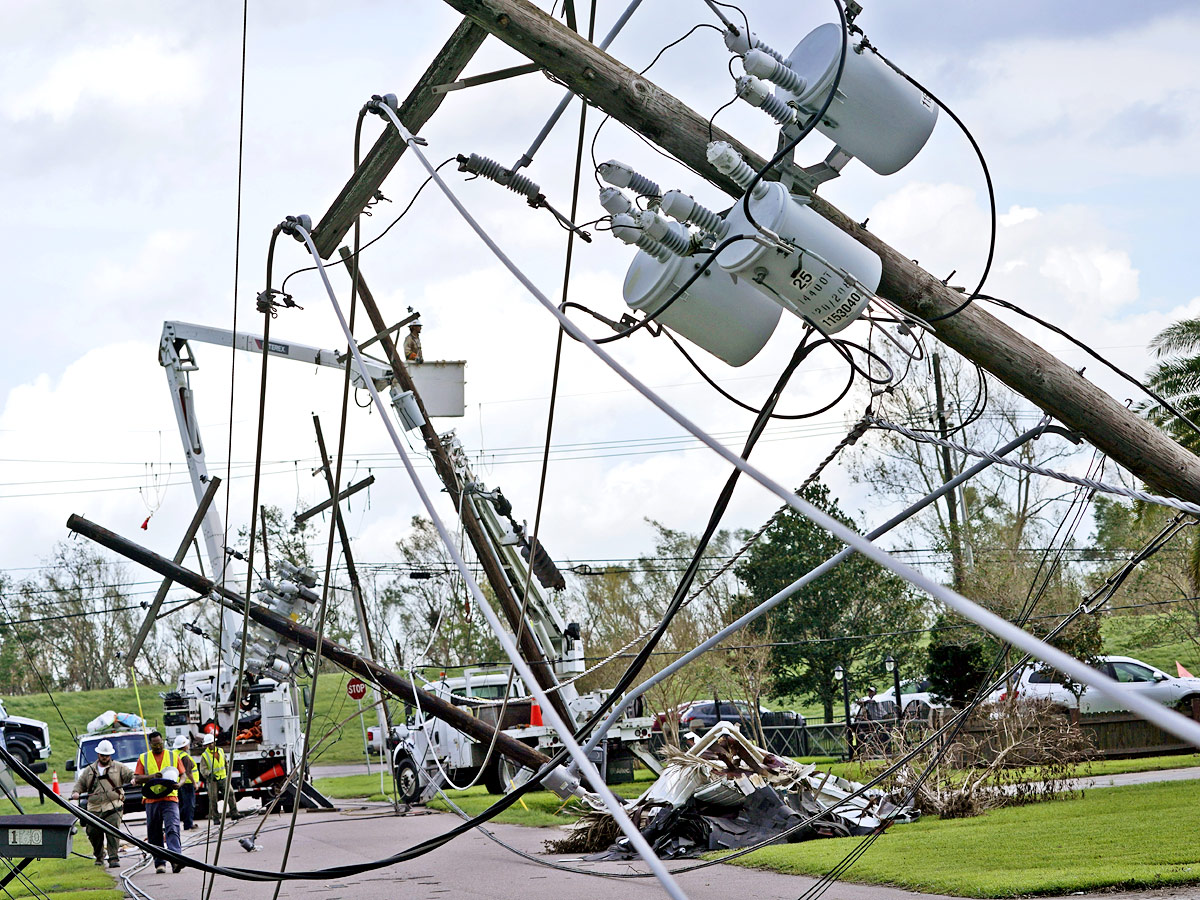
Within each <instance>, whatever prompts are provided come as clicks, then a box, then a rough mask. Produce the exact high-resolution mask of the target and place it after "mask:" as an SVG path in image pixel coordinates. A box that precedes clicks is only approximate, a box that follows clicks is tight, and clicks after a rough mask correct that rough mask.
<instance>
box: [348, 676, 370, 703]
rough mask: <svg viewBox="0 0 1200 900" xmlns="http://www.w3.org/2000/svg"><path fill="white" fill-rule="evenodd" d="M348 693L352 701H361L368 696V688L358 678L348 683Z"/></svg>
mask: <svg viewBox="0 0 1200 900" xmlns="http://www.w3.org/2000/svg"><path fill="white" fill-rule="evenodd" d="M346 693H347V694H349V695H350V699H351V700H361V699H362V698H363V697H365V696H367V686H366V685H365V684H363V682H362V681H361V680H359V679H358V678H351V679H350V680H349V681H347V682H346Z"/></svg>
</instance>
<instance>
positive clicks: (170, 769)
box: [158, 766, 179, 781]
mask: <svg viewBox="0 0 1200 900" xmlns="http://www.w3.org/2000/svg"><path fill="white" fill-rule="evenodd" d="M158 777H159V778H161V779H163V780H164V781H178V780H179V770H178V769H177V768H175V767H174V766H167V767H166V768H165V769H163V770H162V771H161V772H159V773H158Z"/></svg>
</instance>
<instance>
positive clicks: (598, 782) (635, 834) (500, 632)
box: [292, 120, 688, 900]
mask: <svg viewBox="0 0 1200 900" xmlns="http://www.w3.org/2000/svg"><path fill="white" fill-rule="evenodd" d="M395 121H396V124H397V126H398V127H401V126H400V123H399V120H395ZM401 133H402V134H404V135H407V139H408V140H409V141H410V142H411V135H408V133H407V132H403V131H402V132H401ZM421 159H422V160H424V156H422V157H421ZM292 227H293V230H294V232H295V233H296V234H298V235H300V237H301V239H302V240H303V241H304V243H305V245H307V247H308V251H309V253H311V254H312V258H313V260H314V261H315V262H316V264H317V271H318V272H320V274H321V281H322V282H323V283H324V285H325V290H326V292H327V293H328V294H329V301H330V303H332V304H333V311H334V313H336V314H337V319H338V323H339V324H340V325H341V326H342V331H343V333H344V334H345V336H346V343H347V345H348V346H349V347H350V352H351V353H352V354H354V359H355V361H356V362H357V363H358V365H359V366H360V367H361V366H362V365H363V360H362V356H361V354H360V353H359V350H358V344H357V343H356V342H355V340H354V335H353V334H352V333H351V332H350V326H349V325H347V324H346V319H345V317H344V316H343V315H342V308H341V306H339V305H338V301H337V295H336V294H334V292H333V285H331V284H330V283H329V276H328V274H326V272H325V264H324V261H323V260H322V259H321V255H320V253H318V252H317V248H316V245H315V244H314V243H313V240H312V236H311V235H310V234H309V233H308V230H307V229H306V228H304V226H302V225H300V224H298V223H297V224H294V225H293V226H292ZM367 390H369V391H370V392H371V399H372V401H374V403H375V406H376V408H377V409H378V410H379V418H380V420H381V421H382V422H383V424H384V427H385V428H387V432H388V436H389V437H391V439H392V444H393V445H395V447H396V452H397V453H399V454H400V460H401V462H403V463H404V468H405V470H406V471H407V472H408V477H409V478H411V479H412V483H413V486H414V487H415V488H416V490H417V495H418V496H419V497H420V498H421V504H422V505H423V506H424V507H425V511H426V512H427V513H428V514H429V518H430V520H431V521H432V522H433V524H434V527H435V528H436V529H437V532H438V535H439V536H440V537H441V539H442V543H443V544H445V545H446V550H447V551H448V552H449V553H450V557H451V558H452V559H453V560H454V565H455V566H457V567H458V570H459V572H461V573H462V577H463V580H464V581H465V582H466V584H467V587H468V588H469V589H470V591H471V596H472V597H473V598H474V599H475V604H476V605H477V606H478V607H479V611H480V612H481V613H482V614H483V617H484V618H485V619H486V620H487V623H488V625H490V626H491V628H492V631H493V632H495V634H496V639H497V640H499V641H500V645H501V646H502V647H503V648H504V652H505V653H506V654H508V658H509V659H510V660H511V661H512V664H513V666H514V667H515V668H516V670H517V672H518V673H519V674H520V676H521V678H522V679H523V680H524V682H525V683H526V684H527V685H530V689H531V691H532V692H533V694H534V696H535V697H537V700H538V704H539V705H540V706H541V707H542V715H543V716H544V717H545V719H546V721H547V722H548V723H549V725H550V727H551V728H553V729H554V730H555V731H556V732H558V736H559V739H560V740H561V741H562V743H563V746H564V747H565V748H566V750H567V753H569V754H570V756H571V758H572V760H574V763H575V765H576V766H577V767H578V771H580V772H582V773H583V774H584V775H585V776H586V777H587V778H588V780H589V781H590V782H591V784H592V786H593V788H594V789H595V792H596V793H597V794H598V795H599V797H600V799H601V801H602V802H603V803H604V805H605V807H606V808H607V809H608V811H609V814H610V815H612V817H613V819H614V820H615V821H616V823H617V825H618V826H620V828H621V830H622V831H623V832H624V833H625V836H626V837H627V838H629V843H630V845H631V846H633V848H634V849H635V850H637V852H638V855H639V856H641V857H642V859H643V860H645V862H646V864H647V865H648V866H649V867H650V870H651V871H652V872H654V875H655V877H656V878H658V880H659V883H660V884H662V886H663V890H665V891H666V892H667V894H668V895H669V896H671V897H672V898H674V900H688V897H687V894H685V893H684V892H683V889H682V888H681V887H680V886H679V884H678V883H677V882H676V881H675V879H674V878H672V877H671V873H670V872H669V871H668V870H667V867H666V866H664V865H663V862H662V860H661V859H659V858H658V856H657V855H656V854H655V852H654V850H653V849H652V848H651V847H650V844H649V843H647V841H646V838H645V837H643V836H642V833H641V832H640V831H638V830H637V826H635V825H634V824H633V822H631V821H630V819H629V816H628V815H627V814H626V812H625V809H624V807H623V806H622V805H621V802H620V801H619V800H618V799H617V798H616V796H615V795H614V794H613V792H612V791H611V790H609V788H608V785H606V784H605V783H604V779H603V778H602V777H601V776H600V773H599V772H598V771H597V770H596V767H595V765H594V764H593V763H592V761H591V760H590V759H588V757H587V754H586V753H584V752H583V748H582V747H580V746H579V743H578V742H577V741H576V740H575V737H574V735H573V733H572V730H571V728H569V727H568V726H567V724H566V723H565V722H564V721H563V720H562V719H561V718H559V716H558V713H557V712H555V710H554V706H553V705H552V704H551V703H550V699H549V697H547V696H546V693H545V691H543V690H542V689H541V687H540V686H538V682H537V679H536V678H535V677H534V675H533V671H532V670H531V669H530V668H529V666H528V665H527V664H526V662H525V660H524V659H523V658H522V657H521V653H520V651H519V650H518V649H517V646H516V644H515V643H513V639H512V637H511V636H510V635H509V634H508V632H507V631H505V630H504V626H503V625H501V624H500V619H499V618H498V617H497V616H496V612H495V610H493V609H492V607H491V604H489V603H488V601H487V598H486V597H484V596H483V592H482V591H481V590H480V589H479V585H478V584H476V582H475V579H474V578H473V577H472V576H471V572H470V570H469V569H468V568H467V564H466V561H465V560H463V558H462V556H461V555H460V554H459V552H458V548H457V547H455V546H454V541H453V540H452V539H451V536H450V532H449V531H448V530H447V529H446V525H445V523H443V522H442V519H441V517H440V516H439V515H438V513H437V510H436V509H435V508H434V506H433V501H432V500H431V499H430V497H429V494H428V493H427V492H426V490H425V486H424V485H423V484H421V479H420V477H419V476H418V475H417V470H416V469H415V468H414V467H413V464H412V460H411V459H410V458H409V455H408V452H407V451H406V450H405V449H404V442H403V441H402V440H401V439H400V435H399V434H398V433H397V431H396V426H395V424H394V423H393V422H392V417H391V415H389V413H388V408H387V406H385V405H384V402H383V399H382V398H381V397H380V396H379V391H378V390H376V388H375V385H374V383H373V382H372V381H371V380H370V379H368V380H367ZM569 777H570V776H569Z"/></svg>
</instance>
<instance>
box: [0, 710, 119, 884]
mask: <svg viewBox="0 0 1200 900" xmlns="http://www.w3.org/2000/svg"><path fill="white" fill-rule="evenodd" d="M102 711H103V710H102ZM16 811H17V810H16V808H15V807H14V806H13V805H12V804H11V803H9V802H8V801H7V800H4V801H0V814H4V815H12V814H14V813H16ZM26 812H29V813H36V812H38V809H37V808H36V807H30V806H29V805H28V804H26ZM73 848H74V850H75V852H76V853H81V854H83V857H82V858H81V857H79V856H70V857H68V858H67V859H39V860H35V861H34V862H33V863H31V864H30V865H29V867H28V868H27V869H25V871H24V873H23V874H24V875H25V876H26V877H28V879H29V880H30V881H31V882H33V884H34V885H35V886H36V887H37V888H38V889H40V890H42V891H45V892H46V893H47V894H49V895H50V896H51V897H52V898H53V900H122V898H123V897H124V896H125V893H124V891H121V890H119V889H118V888H117V885H116V879H115V878H114V877H113V876H112V875H110V874H109V870H108V869H102V868H100V867H99V866H94V865H92V846H91V844H89V843H88V839H87V835H85V834H84V832H83V827H82V826H80V828H79V830H78V831H77V832H76V833H75V838H74V844H73ZM7 871H8V869H7V867H5V866H0V872H4V873H7ZM113 871H115V870H113ZM5 890H6V891H7V892H8V894H9V895H10V896H13V897H30V896H35V895H34V893H33V892H32V891H30V890H29V888H28V886H26V885H25V884H23V883H22V882H21V880H20V879H19V878H17V879H14V880H13V881H11V882H9V884H8V885H7V886H6V888H5Z"/></svg>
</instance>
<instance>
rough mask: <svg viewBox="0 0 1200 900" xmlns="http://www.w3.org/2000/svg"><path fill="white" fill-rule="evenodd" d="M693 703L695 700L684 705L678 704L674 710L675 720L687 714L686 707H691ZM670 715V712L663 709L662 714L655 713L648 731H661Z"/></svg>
mask: <svg viewBox="0 0 1200 900" xmlns="http://www.w3.org/2000/svg"><path fill="white" fill-rule="evenodd" d="M695 702H696V701H695V700H688V701H687V702H686V703H680V704H678V705H677V706H676V707H675V709H674V715H675V718H676V720H679V719H682V718H683V714H684V713H685V712H687V710H688V707H689V706H691V705H692V704H693V703H695ZM671 714H672V710H667V709H664V710H663V711H662V712H658V713H655V714H654V721H653V722H652V723H651V724H650V730H651V731H662V730H663V725H664V724H665V723H666V721H667V718H668V717H669V716H671Z"/></svg>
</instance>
